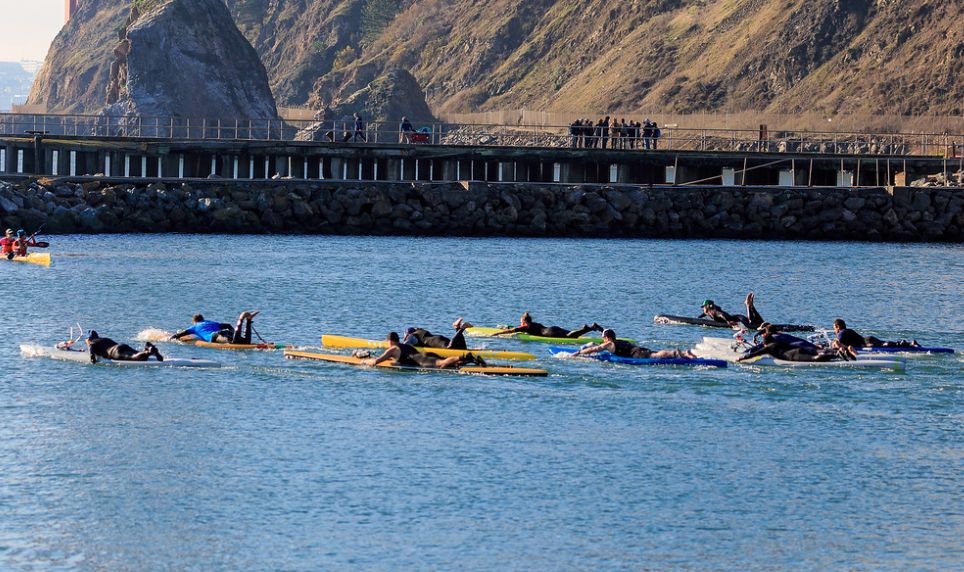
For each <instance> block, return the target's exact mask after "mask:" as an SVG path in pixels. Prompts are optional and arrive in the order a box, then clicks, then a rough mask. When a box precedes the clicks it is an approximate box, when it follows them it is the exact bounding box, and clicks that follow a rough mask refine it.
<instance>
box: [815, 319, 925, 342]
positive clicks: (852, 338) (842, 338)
mask: <svg viewBox="0 0 964 572" xmlns="http://www.w3.org/2000/svg"><path fill="white" fill-rule="evenodd" d="M833 331H834V333H835V334H837V339H836V340H834V342H833V347H836V348H849V349H854V348H856V349H860V348H919V347H920V344H919V343H917V340H911V341H909V342H908V341H907V340H900V341H899V342H885V341H884V340H881V339H880V338H875V337H874V336H861V335H860V334H858V333H857V332H855V331H853V330H851V329H850V328H848V327H847V322H844V321H843V320H841V319H840V318H837V319H836V320H834V321H833Z"/></svg>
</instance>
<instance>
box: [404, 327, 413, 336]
mask: <svg viewBox="0 0 964 572" xmlns="http://www.w3.org/2000/svg"><path fill="white" fill-rule="evenodd" d="M414 333H415V328H409V329H407V330H405V335H406V336H410V335H412V334H414Z"/></svg>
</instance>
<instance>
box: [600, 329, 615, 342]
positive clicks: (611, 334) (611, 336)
mask: <svg viewBox="0 0 964 572" xmlns="http://www.w3.org/2000/svg"><path fill="white" fill-rule="evenodd" d="M602 337H603V339H604V340H606V341H607V342H614V341H616V332H615V330H613V329H612V328H606V329H605V330H603V333H602Z"/></svg>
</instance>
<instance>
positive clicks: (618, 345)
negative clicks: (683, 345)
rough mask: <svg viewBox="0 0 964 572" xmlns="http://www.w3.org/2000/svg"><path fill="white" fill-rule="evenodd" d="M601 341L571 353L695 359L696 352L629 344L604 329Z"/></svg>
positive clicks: (640, 357)
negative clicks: (607, 353)
mask: <svg viewBox="0 0 964 572" xmlns="http://www.w3.org/2000/svg"><path fill="white" fill-rule="evenodd" d="M602 337H603V343H601V344H598V345H595V346H588V347H585V348H582V349H581V350H579V351H578V352H576V353H575V354H573V355H577V356H584V355H589V354H596V353H599V352H609V353H611V354H613V355H614V356H617V357H623V358H638V359H664V358H688V359H695V358H696V354H694V353H693V352H689V351H686V350H656V351H653V350H651V349H649V348H644V347H641V346H637V345H635V344H631V343H629V342H627V341H625V340H617V339H616V332H615V331H613V330H612V329H605V330H603V333H602Z"/></svg>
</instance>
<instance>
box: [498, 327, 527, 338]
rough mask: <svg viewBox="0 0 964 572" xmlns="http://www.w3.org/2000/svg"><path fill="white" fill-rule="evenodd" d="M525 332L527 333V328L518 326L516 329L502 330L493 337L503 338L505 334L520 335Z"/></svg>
mask: <svg viewBox="0 0 964 572" xmlns="http://www.w3.org/2000/svg"><path fill="white" fill-rule="evenodd" d="M524 331H526V328H525V326H517V327H515V328H509V329H507V330H502V331H501V332H496V333H494V334H492V335H493V336H502V335H505V334H518V333H520V332H524Z"/></svg>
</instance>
